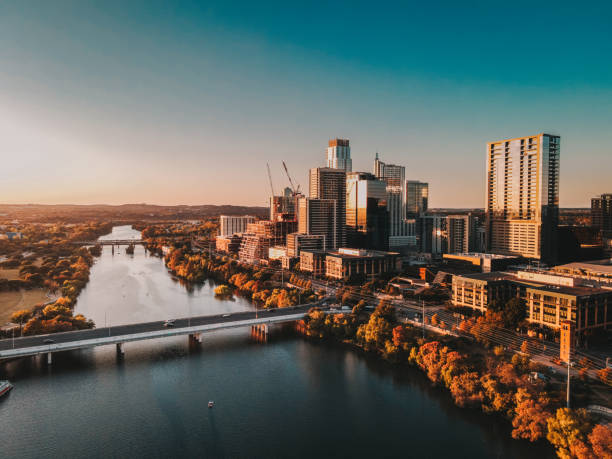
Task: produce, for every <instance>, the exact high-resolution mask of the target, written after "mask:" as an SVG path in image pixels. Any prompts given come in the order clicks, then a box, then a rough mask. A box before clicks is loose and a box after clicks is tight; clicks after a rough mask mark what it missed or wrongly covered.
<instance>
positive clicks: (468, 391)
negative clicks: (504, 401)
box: [449, 371, 483, 407]
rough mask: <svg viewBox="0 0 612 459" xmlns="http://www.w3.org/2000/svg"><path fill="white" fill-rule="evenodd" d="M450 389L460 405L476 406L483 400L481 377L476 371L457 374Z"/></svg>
mask: <svg viewBox="0 0 612 459" xmlns="http://www.w3.org/2000/svg"><path fill="white" fill-rule="evenodd" d="M449 389H450V392H451V394H452V396H453V399H454V400H455V403H456V404H457V405H458V406H461V407H463V406H474V405H478V404H480V403H481V402H482V399H483V394H482V388H481V386H480V377H479V375H478V373H477V372H475V371H471V372H469V373H461V374H460V375H459V376H455V377H454V378H453V379H452V382H451V385H450V387H449Z"/></svg>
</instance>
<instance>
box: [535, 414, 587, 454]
mask: <svg viewBox="0 0 612 459" xmlns="http://www.w3.org/2000/svg"><path fill="white" fill-rule="evenodd" d="M547 424H548V433H547V434H546V438H547V439H548V441H549V442H550V443H551V444H552V445H553V446H554V447H555V448H556V450H557V455H558V456H559V457H561V458H568V459H569V458H570V457H572V451H571V449H572V444H575V443H577V442H578V441H580V442H582V443H585V442H586V438H587V433H588V432H589V431H590V430H591V422H590V417H589V414H588V412H587V411H586V410H585V409H583V408H581V409H579V410H572V409H569V408H559V409H558V410H557V412H556V413H555V415H554V416H551V417H550V418H548V421H547Z"/></svg>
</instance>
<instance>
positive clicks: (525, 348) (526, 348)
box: [521, 340, 529, 354]
mask: <svg viewBox="0 0 612 459" xmlns="http://www.w3.org/2000/svg"><path fill="white" fill-rule="evenodd" d="M521 352H522V353H523V354H529V344H527V340H525V341H523V344H521Z"/></svg>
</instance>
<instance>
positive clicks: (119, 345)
mask: <svg viewBox="0 0 612 459" xmlns="http://www.w3.org/2000/svg"><path fill="white" fill-rule="evenodd" d="M116 347H117V355H119V356H121V355H123V354H125V352H124V351H123V343H117V345H116Z"/></svg>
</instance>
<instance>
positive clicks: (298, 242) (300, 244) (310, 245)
mask: <svg viewBox="0 0 612 459" xmlns="http://www.w3.org/2000/svg"><path fill="white" fill-rule="evenodd" d="M302 250H325V236H324V235H323V234H303V233H291V234H288V235H287V256H288V257H290V258H293V257H299V256H300V252H301V251H302Z"/></svg>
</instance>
